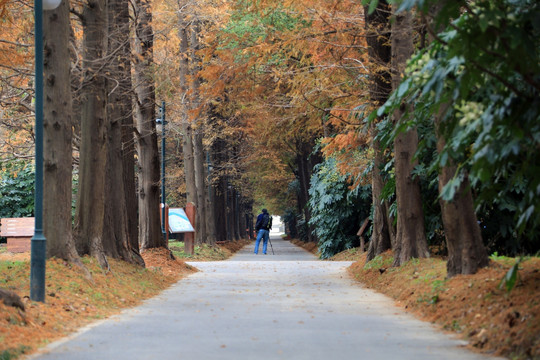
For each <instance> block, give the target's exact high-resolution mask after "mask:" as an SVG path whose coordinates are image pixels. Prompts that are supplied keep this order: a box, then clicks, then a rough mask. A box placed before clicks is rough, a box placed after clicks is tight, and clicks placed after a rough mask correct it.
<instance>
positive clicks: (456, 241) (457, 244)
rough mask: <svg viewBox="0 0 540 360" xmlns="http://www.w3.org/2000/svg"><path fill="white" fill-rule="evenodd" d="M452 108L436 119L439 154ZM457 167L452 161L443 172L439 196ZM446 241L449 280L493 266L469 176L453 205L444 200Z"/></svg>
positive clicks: (443, 214)
mask: <svg viewBox="0 0 540 360" xmlns="http://www.w3.org/2000/svg"><path fill="white" fill-rule="evenodd" d="M448 106H449V105H448V104H445V105H443V106H442V108H441V110H440V112H439V114H438V115H437V117H436V119H435V124H436V129H437V130H436V131H437V151H439V152H441V151H443V149H444V147H445V145H446V140H445V138H444V136H443V134H442V133H441V132H440V127H441V123H442V121H443V118H444V114H445V112H446V110H447V109H448ZM456 172H457V167H456V166H455V164H454V163H453V161H452V160H449V163H448V164H447V165H446V166H444V167H442V168H441V169H440V171H439V193H440V192H442V189H443V188H444V186H445V185H446V184H447V183H448V182H449V181H450V180H452V179H453V178H454V176H455V175H456ZM440 204H441V212H442V220H443V227H444V237H445V238H446V246H447V247H448V262H447V264H446V268H447V276H448V277H452V276H455V275H458V274H475V273H476V272H477V271H478V269H480V268H483V267H485V266H487V265H488V264H489V258H488V256H487V251H486V248H485V246H484V243H483V242H482V234H481V232H480V226H479V225H478V220H477V218H476V213H475V211H474V203H473V197H472V193H471V187H470V182H469V178H468V175H467V174H465V175H464V179H463V181H462V182H461V185H460V187H459V189H458V191H456V194H455V195H454V198H453V199H452V200H451V201H445V200H442V199H441V200H440Z"/></svg>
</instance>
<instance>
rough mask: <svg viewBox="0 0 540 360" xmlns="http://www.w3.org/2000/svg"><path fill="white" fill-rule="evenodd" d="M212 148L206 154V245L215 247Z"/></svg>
mask: <svg viewBox="0 0 540 360" xmlns="http://www.w3.org/2000/svg"><path fill="white" fill-rule="evenodd" d="M211 150H212V146H210V147H209V149H208V150H207V153H206V161H207V166H208V169H209V170H208V174H207V178H206V183H207V189H208V194H207V196H206V243H207V244H209V245H215V243H216V222H215V219H216V216H215V207H214V198H215V197H214V186H213V184H212V178H211V177H212V174H211V173H210V167H211V166H212V165H211V164H212V154H211Z"/></svg>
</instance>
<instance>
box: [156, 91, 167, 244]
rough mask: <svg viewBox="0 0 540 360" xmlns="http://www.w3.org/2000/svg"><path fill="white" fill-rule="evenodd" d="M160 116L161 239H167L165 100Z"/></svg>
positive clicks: (157, 120) (157, 122)
mask: <svg viewBox="0 0 540 360" xmlns="http://www.w3.org/2000/svg"><path fill="white" fill-rule="evenodd" d="M159 114H160V118H159V119H156V124H157V125H160V126H157V127H156V128H158V129H159V127H161V233H162V234H163V239H164V241H165V242H166V241H167V229H165V211H166V208H165V203H166V200H165V125H166V124H167V122H166V121H165V101H162V102H161V107H160V108H159Z"/></svg>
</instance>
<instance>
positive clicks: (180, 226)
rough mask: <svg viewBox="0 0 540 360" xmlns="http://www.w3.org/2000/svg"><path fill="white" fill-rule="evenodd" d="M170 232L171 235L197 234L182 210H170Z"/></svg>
mask: <svg viewBox="0 0 540 360" xmlns="http://www.w3.org/2000/svg"><path fill="white" fill-rule="evenodd" d="M169 231H170V232H171V233H184V232H195V229H194V228H193V226H192V225H191V222H189V219H188V217H187V215H186V213H185V211H184V209H182V208H169Z"/></svg>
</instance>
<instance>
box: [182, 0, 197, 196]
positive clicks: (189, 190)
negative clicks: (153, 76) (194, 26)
mask: <svg viewBox="0 0 540 360" xmlns="http://www.w3.org/2000/svg"><path fill="white" fill-rule="evenodd" d="M178 8H179V11H178V35H179V38H180V67H179V78H180V79H179V83H180V99H181V110H180V111H181V123H182V139H183V141H182V152H183V154H184V174H185V178H186V202H188V203H190V202H191V203H194V204H195V202H196V201H197V200H196V199H197V187H196V186H195V163H194V162H193V129H192V127H191V121H190V119H189V103H190V102H189V95H188V89H189V84H188V75H189V66H190V61H189V58H190V55H189V37H188V33H189V27H188V22H187V3H186V1H179V3H178Z"/></svg>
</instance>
